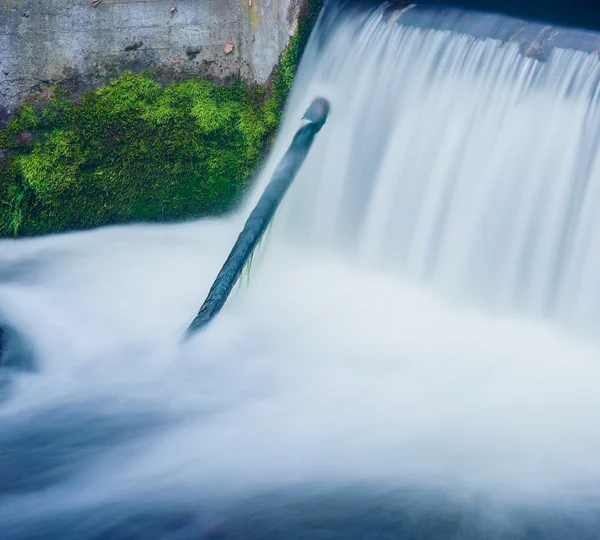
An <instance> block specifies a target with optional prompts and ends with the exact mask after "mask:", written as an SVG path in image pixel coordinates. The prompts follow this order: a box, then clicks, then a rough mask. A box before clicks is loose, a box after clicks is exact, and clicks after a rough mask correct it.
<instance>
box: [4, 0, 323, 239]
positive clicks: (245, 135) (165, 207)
mask: <svg viewBox="0 0 600 540" xmlns="http://www.w3.org/2000/svg"><path fill="white" fill-rule="evenodd" d="M321 3H322V2H321V0H311V1H310V2H309V3H308V11H307V13H305V14H304V16H303V17H302V19H301V24H300V26H299V28H298V31H297V32H296V34H295V35H294V37H293V38H292V39H291V41H290V44H289V46H288V48H287V49H286V50H285V51H284V53H283V54H282V56H281V59H280V62H279V65H278V67H277V68H276V70H275V72H274V74H273V77H272V81H271V85H270V87H269V88H266V89H265V88H248V87H246V86H244V85H243V84H242V83H241V82H235V83H233V84H229V85H227V86H219V85H217V84H215V83H213V82H209V81H206V80H202V79H200V78H196V79H190V80H187V81H179V82H173V83H170V84H167V85H166V86H161V85H160V84H159V83H158V82H156V80H155V78H154V76H153V74H152V73H138V74H133V73H129V72H126V73H123V74H122V75H121V76H120V77H118V78H117V79H114V80H112V81H111V82H110V84H108V85H107V86H104V87H102V88H99V89H98V90H96V91H94V92H89V93H86V94H84V95H83V96H82V98H81V101H80V102H79V103H74V102H72V101H70V100H69V99H68V97H67V95H66V92H64V91H63V90H61V89H60V88H55V89H53V90H52V92H51V93H50V95H49V98H48V99H46V100H45V102H44V103H38V104H34V105H31V104H28V105H26V104H24V105H22V106H21V107H20V108H19V110H18V111H17V112H16V114H15V116H14V117H13V118H12V119H11V120H10V122H9V123H8V125H7V126H5V127H4V128H2V129H0V201H1V205H0V236H4V237H8V236H31V235H41V234H49V233H58V232H66V231H73V230H80V229H89V228H93V227H98V226H102V225H112V224H120V223H135V222H138V223H139V222H167V221H182V220H187V219H194V218H199V217H203V216H211V215H219V214H222V213H224V212H227V211H228V210H230V209H231V208H232V207H233V206H234V205H235V204H236V203H237V202H238V201H239V200H240V198H241V197H242V195H243V193H244V191H245V189H246V187H247V184H248V181H249V179H250V178H251V177H252V175H253V174H254V172H255V171H256V167H257V165H258V164H259V161H260V160H261V158H262V157H263V156H264V154H265V152H266V150H267V149H268V147H269V144H270V142H271V140H272V137H273V135H274V133H275V130H276V128H277V126H278V124H279V120H280V117H281V112H282V109H283V106H284V103H285V101H286V99H287V95H288V93H289V90H290V88H291V86H292V83H293V78H294V74H295V71H296V67H297V64H298V61H299V59H300V57H301V54H302V50H303V48H304V45H305V44H306V41H307V38H308V35H309V33H310V30H311V28H312V26H313V24H314V22H315V20H316V17H317V15H318V11H319V8H320V5H321Z"/></svg>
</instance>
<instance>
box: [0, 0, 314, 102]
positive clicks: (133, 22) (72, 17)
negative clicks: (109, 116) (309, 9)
mask: <svg viewBox="0 0 600 540" xmlns="http://www.w3.org/2000/svg"><path fill="white" fill-rule="evenodd" d="M250 3H252V5H249V4H250ZM305 3H306V1H305V0H252V2H250V0H101V2H100V3H99V4H98V5H97V6H96V7H93V6H92V5H91V0H0V109H4V110H5V113H6V111H8V112H9V113H10V112H12V111H14V109H15V107H16V106H17V105H18V103H19V102H20V100H21V99H22V98H23V97H24V96H26V95H27V94H32V93H40V92H43V90H44V88H46V87H48V86H49V85H52V84H54V83H56V82H57V81H65V84H69V85H71V90H73V91H75V92H77V91H80V90H85V89H91V88H95V87H97V86H99V85H101V84H103V83H105V82H106V81H107V80H108V79H109V78H110V77H113V76H116V75H118V74H119V73H121V72H123V71H124V70H132V71H140V70H143V69H152V70H155V71H156V72H157V73H159V74H160V75H161V76H163V77H164V78H165V80H170V79H175V78H185V77H190V76H194V75H202V76H204V77H207V78H210V79H212V80H217V81H221V80H227V79H228V78H231V77H240V78H241V79H243V80H244V81H246V82H248V83H258V84H263V83H265V82H266V81H267V80H268V78H269V75H270V74H271V72H272V70H273V68H274V66H275V65H276V64H277V61H278V58H279V55H280V54H281V52H282V51H283V49H284V48H285V47H286V45H287V43H288V41H289V38H290V36H291V35H293V33H294V32H295V30H296V27H297V24H298V18H299V16H300V12H301V10H302V7H303V4H305ZM171 8H175V10H173V12H172V13H171ZM228 40H231V41H232V42H233V45H234V48H233V51H232V52H231V53H230V54H225V52H224V50H223V47H224V44H225V43H226V42H227V41H228Z"/></svg>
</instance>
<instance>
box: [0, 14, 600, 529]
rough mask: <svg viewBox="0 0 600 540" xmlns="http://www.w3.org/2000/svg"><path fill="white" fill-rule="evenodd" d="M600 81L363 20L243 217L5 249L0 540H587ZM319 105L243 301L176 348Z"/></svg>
mask: <svg viewBox="0 0 600 540" xmlns="http://www.w3.org/2000/svg"><path fill="white" fill-rule="evenodd" d="M325 34H326V35H325ZM599 76H600V68H599V66H598V60H597V58H596V57H592V56H586V55H583V54H579V53H574V52H569V51H555V52H554V53H553V54H552V55H551V57H550V58H549V59H548V61H547V62H546V63H545V64H540V63H539V62H537V61H536V60H533V59H525V58H523V57H521V56H520V55H519V54H518V52H517V50H516V49H515V48H513V47H512V46H510V45H503V46H501V45H500V44H499V43H497V42H493V41H474V40H472V39H470V38H468V37H466V36H457V35H451V34H447V33H436V32H431V31H422V30H416V29H412V28H404V27H402V26H401V25H400V24H389V18H388V17H387V15H384V12H383V10H377V11H373V12H369V13H364V12H363V13H356V14H353V15H352V16H348V18H344V17H342V18H341V19H339V20H337V22H336V24H335V25H332V26H329V27H328V28H327V32H326V33H324V32H321V33H319V32H317V34H315V36H313V39H312V41H311V44H310V46H309V49H308V51H307V53H306V56H305V59H304V62H303V64H302V66H301V70H300V73H299V78H298V83H297V85H296V87H295V90H294V93H293V95H292V100H291V103H290V105H289V107H288V111H287V114H286V121H285V124H284V126H283V128H282V132H281V134H280V137H279V139H278V142H277V145H276V147H275V149H274V152H273V156H272V157H271V159H270V161H269V162H268V163H267V164H266V166H265V171H264V173H263V176H262V177H261V179H260V180H259V182H257V184H256V186H255V190H254V192H253V193H251V194H250V196H249V197H248V200H247V202H246V203H245V204H244V205H243V207H242V208H241V209H240V211H239V212H238V213H236V214H235V215H232V216H230V217H228V218H226V219H221V220H211V221H200V222H196V223H189V224H184V225H172V226H130V227H118V228H109V229H104V230H98V231H92V232H85V233H78V234H72V235H65V236H57V237H48V238H42V239H32V240H19V241H3V242H2V243H0V252H1V256H0V320H1V321H3V324H4V325H5V327H7V328H10V329H11V332H12V334H13V335H14V336H17V338H13V339H12V341H11V347H12V349H11V351H12V356H11V364H12V367H11V369H10V370H8V369H5V370H4V374H3V379H2V381H3V382H2V383H1V384H0V399H1V400H2V401H1V402H0V531H1V532H0V538H2V539H11V540H12V539H25V538H32V539H34V538H35V539H50V538H52V539H54V538H56V539H61V540H63V539H73V540H83V539H86V540H87V539H132V538H144V539H154V538H156V539H158V538H161V539H180V538H186V539H187V538H189V539H199V538H236V539H237V538H245V539H246V538H248V539H254V538H256V539H280V538H286V539H295V538H298V539H299V538H311V539H312V538H319V539H325V538H327V539H333V538H369V539H391V538H415V539H424V540H429V539H434V538H435V539H444V540H446V539H456V540H458V539H473V540H475V539H482V538H492V539H500V538H502V539H508V538H510V539H512V538H519V539H521V538H522V539H536V540H537V539H542V538H544V539H545V538H552V539H556V540H564V539H566V538H577V539H587V538H589V539H592V538H597V531H598V530H600V493H598V487H597V486H598V485H599V481H600V459H599V458H598V456H599V455H600V433H599V432H598V429H597V425H596V424H597V418H598V415H599V413H600V397H599V394H598V391H597V388H598V382H599V381H600V363H599V361H598V360H599V355H598V353H599V350H600V349H599V344H598V341H597V338H596V337H595V330H596V328H597V325H598V307H597V306H598V304H597V302H596V295H597V291H598V287H597V286H596V283H595V276H596V269H597V266H598V263H599V262H600V252H599V250H598V248H597V247H596V241H595V240H596V235H597V234H598V232H599V231H598V224H599V218H597V217H596V208H597V196H598V187H599V184H598V180H597V176H598V174H597V167H598V162H597V158H596V148H597V140H598V128H597V125H598V122H597V120H598V112H597V108H596V105H597V92H598V78H599ZM317 95H325V97H327V98H329V99H330V101H331V103H332V115H331V117H330V121H329V122H328V124H327V125H326V127H325V128H324V130H323V132H322V133H321V134H320V135H319V136H318V138H317V140H316V142H315V145H314V149H313V150H314V151H312V152H311V154H310V156H309V158H308V160H307V162H306V164H305V166H304V168H303V169H302V172H301V174H300V175H299V176H298V178H297V180H296V183H295V184H294V186H293V187H292V189H291V191H290V192H289V194H288V197H287V198H286V200H285V203H284V207H283V208H282V209H281V212H280V214H279V215H278V216H277V218H276V221H275V223H274V224H273V229H272V231H271V234H270V235H269V237H268V238H267V239H266V241H265V242H264V243H263V245H262V246H261V250H260V253H259V254H258V257H257V258H256V259H257V260H256V259H255V264H254V265H253V269H252V274H251V277H250V282H249V284H247V285H242V286H241V287H240V288H239V290H238V291H237V292H236V294H235V295H234V296H233V297H232V298H231V299H230V302H229V303H228V304H227V306H226V308H225V309H224V311H223V312H222V313H221V315H220V316H219V317H218V318H217V320H216V321H215V322H214V323H213V324H212V325H211V326H210V327H209V328H208V329H207V331H206V332H203V333H201V334H199V335H198V336H196V337H195V338H194V339H192V340H190V341H188V342H186V343H185V344H182V342H181V337H182V335H183V331H184V330H185V328H186V326H187V324H188V323H189V322H190V320H191V318H192V317H193V315H194V314H195V312H196V311H197V309H198V307H199V305H200V303H201V302H202V300H203V298H204V296H205V295H206V292H207V291H208V288H209V287H210V284H211V283H212V280H213V278H214V277H215V275H216V273H217V272H218V270H219V268H220V266H221V264H222V262H223V261H224V259H225V257H226V256H227V253H228V252H229V249H230V247H231V246H232V245H233V242H234V241H235V238H236V236H237V234H238V232H239V231H240V229H241V226H242V224H243V221H244V218H245V216H246V215H247V213H248V212H249V209H251V208H252V205H253V204H254V202H255V201H256V199H257V198H258V196H259V195H260V192H261V189H262V187H264V185H265V182H267V181H268V178H269V174H270V172H271V171H272V169H273V167H274V165H275V163H276V162H277V159H278V157H279V156H280V155H281V153H282V152H283V151H284V149H285V147H286V146H287V144H288V143H289V141H290V139H291V137H292V135H293V132H294V130H295V127H296V126H297V124H298V121H299V118H300V117H301V115H302V113H303V112H304V109H305V108H306V106H307V105H308V104H309V103H310V101H311V100H312V99H313V98H314V97H315V96H317ZM19 354H24V355H25V356H24V357H21V358H24V359H25V360H26V361H25V365H24V366H23V368H24V369H23V370H21V371H19V370H15V369H14V366H15V364H18V361H17V359H18V358H19V356H18V355H19ZM32 364H33V369H26V368H30V367H31V365H32Z"/></svg>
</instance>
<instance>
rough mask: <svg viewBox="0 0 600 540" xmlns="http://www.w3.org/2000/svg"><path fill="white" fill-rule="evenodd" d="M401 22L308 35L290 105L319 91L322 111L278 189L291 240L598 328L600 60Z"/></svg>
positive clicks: (386, 16)
mask: <svg viewBox="0 0 600 540" xmlns="http://www.w3.org/2000/svg"><path fill="white" fill-rule="evenodd" d="M405 15H408V12H403V11H401V10H398V11H397V12H396V13H395V14H394V13H392V14H390V12H389V10H388V9H386V8H385V7H384V8H379V9H377V10H373V11H372V12H371V13H370V14H369V15H368V16H366V17H364V16H363V17H364V18H361V17H357V18H356V19H354V20H351V21H345V23H344V24H339V25H337V26H335V27H334V29H333V30H331V28H327V35H326V36H319V35H318V34H317V35H316V36H315V37H314V38H313V42H312V44H311V45H312V47H313V49H315V50H312V51H309V53H308V55H307V56H308V58H307V60H306V64H309V65H304V66H303V68H304V71H303V72H302V73H303V75H304V77H303V80H302V82H301V84H300V85H299V88H298V92H297V93H296V94H295V95H294V97H295V100H294V101H293V103H292V107H291V108H292V110H294V111H299V110H301V107H302V106H303V105H304V103H305V102H306V99H307V96H310V95H314V94H315V93H318V92H321V93H327V94H328V97H329V98H330V100H331V102H332V103H334V104H335V107H334V110H333V114H332V117H331V120H330V125H328V126H327V127H326V129H325V132H324V133H323V136H322V140H321V142H320V144H319V147H318V148H316V149H315V152H313V154H312V155H311V156H310V157H309V159H308V161H307V163H306V165H305V167H304V168H303V170H302V172H301V174H300V176H299V177H298V181H297V183H296V185H295V187H294V188H293V192H292V193H291V194H290V200H289V202H288V204H287V222H286V223H285V227H286V230H287V234H288V238H290V239H293V240H294V241H296V242H300V243H302V244H304V245H305V246H308V247H309V248H311V249H314V248H321V249H323V250H339V251H343V252H344V253H345V255H346V256H347V257H348V258H349V259H352V261H353V262H354V263H356V264H360V265H362V266H364V267H367V268H370V269H372V270H376V271H384V272H386V273H390V274H393V275H396V276H398V277H399V278H401V279H408V280H414V281H417V282H426V283H429V284H431V285H432V286H433V287H435V288H436V289H439V290H443V291H445V293H448V294H449V295H450V296H451V297H452V298H455V299H458V300H460V301H465V302H475V303H477V305H479V306H481V307H485V308H488V309H493V310H498V309H500V310H504V311H506V310H511V311H518V312H527V313H530V314H533V315H540V316H551V317H558V318H561V319H562V320H563V321H567V322H573V323H576V324H578V325H586V326H587V327H588V328H591V329H592V330H596V329H597V324H598V319H599V316H600V303H599V302H598V301H597V298H598V295H597V292H596V291H597V290H598V287H597V277H596V276H597V275H598V272H599V271H600V241H599V240H600V237H599V235H600V216H599V215H598V212H597V211H596V208H597V206H598V204H600V203H599V200H598V198H599V196H600V191H599V190H600V175H599V173H600V155H599V154H598V142H599V135H600V110H599V108H598V100H599V96H600V84H599V81H600V61H599V57H598V55H597V54H589V53H586V52H582V51H575V50H564V49H558V48H553V49H551V50H549V52H548V54H547V56H546V58H545V59H544V60H543V61H540V60H538V59H536V58H533V57H528V56H524V55H523V54H522V50H523V48H522V46H520V44H519V43H516V42H505V41H500V40H497V39H478V38H475V37H473V36H471V35H469V34H465V33H458V32H453V31H450V30H443V31H442V30H432V29H427V28H419V27H416V26H412V25H404V24H402V20H403V16H405ZM415 17H418V15H414V14H413V20H414V19H415ZM488 17H490V16H488ZM491 17H493V18H495V20H496V22H497V24H501V23H502V22H503V19H502V18H501V17H498V16H491ZM446 18H447V19H452V17H451V16H450V15H447V16H446ZM445 20H446V19H444V18H442V19H441V22H440V23H439V24H438V26H444V21H445ZM498 20H499V23H498ZM417 21H418V18H417ZM555 33H558V32H555ZM597 43H598V44H600V41H598V40H597ZM317 49H318V52H317Z"/></svg>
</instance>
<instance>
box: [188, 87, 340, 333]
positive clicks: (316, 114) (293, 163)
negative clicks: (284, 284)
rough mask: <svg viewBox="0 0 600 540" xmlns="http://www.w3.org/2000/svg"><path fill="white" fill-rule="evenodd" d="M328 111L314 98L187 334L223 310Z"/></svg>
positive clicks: (199, 328)
mask: <svg viewBox="0 0 600 540" xmlns="http://www.w3.org/2000/svg"><path fill="white" fill-rule="evenodd" d="M328 115H329V102H328V101H327V100H326V99H324V98H317V99H315V100H314V101H313V102H312V104H311V106H310V107H309V108H308V109H307V110H306V113H305V114H304V117H303V122H302V126H301V127H300V129H298V131H297V132H296V135H295V136H294V139H293V140H292V142H291V144H290V146H289V148H288V150H287V152H286V153H285V155H284V156H283V158H282V159H281V161H280V162H279V164H278V166H277V168H276V169H275V172H274V173H273V176H272V178H271V181H270V182H269V184H268V185H267V187H266V188H265V191H264V192H263V194H262V196H261V198H260V199H259V201H258V203H257V204H256V206H255V207H254V209H253V210H252V212H251V213H250V216H249V217H248V219H247V220H246V224H245V225H244V228H243V230H242V232H241V233H240V235H239V236H238V239H237V241H236V242H235V244H234V246H233V248H232V250H231V252H230V253H229V256H228V257H227V260H226V261H225V264H224V265H223V267H222V268H221V271H220V272H219V274H218V275H217V277H216V279H215V281H214V283H213V285H212V287H211V288H210V291H209V293H208V296H207V297H206V300H204V303H203V304H202V307H201V308H200V311H198V314H197V315H196V317H195V318H194V320H193V321H192V323H191V324H190V326H189V327H188V329H187V331H186V334H185V337H186V338H187V337H189V336H190V335H192V334H194V333H195V332H198V331H199V330H202V329H203V328H204V327H205V326H206V325H207V324H208V323H210V322H211V321H212V320H213V319H214V318H215V317H216V316H217V315H218V313H219V312H220V311H221V309H222V308H223V306H224V305H225V302H227V298H228V297H229V294H230V293H231V291H232V289H233V287H234V285H235V284H236V282H237V280H238V279H239V277H240V275H241V274H242V271H243V269H244V266H245V265H246V263H247V262H248V259H249V258H250V257H251V256H252V253H253V252H254V249H255V248H256V246H257V244H258V242H259V241H260V239H261V238H262V236H263V234H264V232H265V230H266V229H267V227H268V226H269V223H270V222H271V220H272V219H273V216H274V214H275V211H276V210H277V208H278V206H279V204H280V203H281V200H282V199H283V197H284V195H285V194H286V192H287V190H288V188H289V187H290V185H291V184H292V182H293V181H294V178H295V177H296V175H297V174H298V171H299V170H300V167H301V166H302V164H303V163H304V160H305V159H306V156H307V155H308V152H309V150H310V148H311V146H312V143H313V140H314V137H315V135H316V134H317V133H318V132H319V131H320V130H321V128H322V127H323V125H324V124H325V122H326V120H327V116H328Z"/></svg>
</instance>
